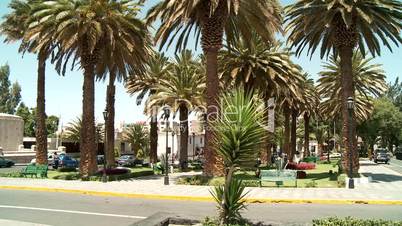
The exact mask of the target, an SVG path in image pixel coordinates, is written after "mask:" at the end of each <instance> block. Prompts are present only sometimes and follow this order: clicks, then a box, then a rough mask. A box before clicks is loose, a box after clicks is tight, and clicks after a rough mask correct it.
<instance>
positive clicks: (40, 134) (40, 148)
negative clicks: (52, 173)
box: [36, 52, 47, 165]
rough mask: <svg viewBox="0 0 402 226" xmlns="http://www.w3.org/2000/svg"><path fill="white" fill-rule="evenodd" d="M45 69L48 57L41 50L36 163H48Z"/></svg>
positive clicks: (37, 99)
mask: <svg viewBox="0 0 402 226" xmlns="http://www.w3.org/2000/svg"><path fill="white" fill-rule="evenodd" d="M45 70H46V57H45V55H44V54H43V53H42V52H40V53H39V55H38V84H37V98H36V145H37V150H36V163H38V164H46V165H47V131H46V112H45Z"/></svg>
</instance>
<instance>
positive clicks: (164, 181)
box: [162, 106, 170, 185]
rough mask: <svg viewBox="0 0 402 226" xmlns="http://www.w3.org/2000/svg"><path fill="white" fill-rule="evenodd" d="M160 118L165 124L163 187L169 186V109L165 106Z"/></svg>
mask: <svg viewBox="0 0 402 226" xmlns="http://www.w3.org/2000/svg"><path fill="white" fill-rule="evenodd" d="M162 117H163V118H164V119H165V122H166V127H165V130H166V153H165V177H164V180H163V184H164V185H169V169H168V168H169V161H168V153H169V146H168V142H169V117H170V108H169V107H168V106H165V107H164V108H163V115H162Z"/></svg>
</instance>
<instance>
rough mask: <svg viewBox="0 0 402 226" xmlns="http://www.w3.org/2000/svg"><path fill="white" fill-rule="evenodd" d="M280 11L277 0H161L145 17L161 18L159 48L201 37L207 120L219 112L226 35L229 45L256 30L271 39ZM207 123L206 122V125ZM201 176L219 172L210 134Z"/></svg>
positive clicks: (184, 43)
mask: <svg viewBox="0 0 402 226" xmlns="http://www.w3.org/2000/svg"><path fill="white" fill-rule="evenodd" d="M280 13H281V9H280V5H279V3H278V1H277V0H272V1H259V0H205V1H199V0H180V1H177V0H164V1H161V2H159V3H157V4H156V5H155V6H153V7H152V8H151V9H150V10H149V12H148V15H147V18H148V21H149V22H150V23H151V22H153V21H155V20H156V19H158V18H160V20H161V25H160V27H159V28H158V30H157V32H156V36H155V39H156V41H157V42H160V44H161V47H163V46H168V47H169V46H170V44H171V43H172V40H173V39H174V38H176V37H178V38H177V44H176V49H182V48H183V47H184V46H186V45H187V41H188V38H189V36H190V35H191V33H192V32H194V34H195V35H196V37H197V42H198V37H200V36H201V47H202V49H203V52H204V56H205V58H206V61H205V62H206V74H207V76H206V81H207V82H206V84H207V86H206V87H207V88H206V95H205V99H206V102H207V103H206V104H207V116H208V120H207V121H210V120H213V119H214V118H215V117H216V115H217V113H218V104H217V101H218V98H217V97H218V93H219V80H218V52H219V50H220V49H221V48H222V42H223V37H224V35H225V37H226V41H227V43H228V45H231V44H232V43H233V42H234V41H235V39H237V37H239V36H241V37H243V38H244V40H250V37H251V35H252V31H253V30H255V31H256V32H257V33H258V34H259V35H260V36H261V37H262V38H263V39H264V40H265V41H271V40H274V35H275V33H276V32H277V31H279V30H280V27H281V22H282V21H281V14H280ZM207 123H208V122H207ZM205 136H206V137H205V138H206V139H205V158H206V163H205V166H204V173H206V174H207V175H213V174H214V172H216V173H218V172H219V170H217V169H216V168H215V167H216V164H215V162H216V155H215V153H214V151H213V150H212V149H211V147H210V145H209V143H208V142H209V141H210V140H211V138H212V131H209V130H207V131H206V134H205Z"/></svg>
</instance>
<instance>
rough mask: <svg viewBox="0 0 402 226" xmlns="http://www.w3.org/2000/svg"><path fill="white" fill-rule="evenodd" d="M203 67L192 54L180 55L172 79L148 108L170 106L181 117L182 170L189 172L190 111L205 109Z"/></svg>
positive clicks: (158, 89)
mask: <svg viewBox="0 0 402 226" xmlns="http://www.w3.org/2000/svg"><path fill="white" fill-rule="evenodd" d="M203 72H204V71H203V67H202V66H201V63H200V62H198V61H196V60H195V59H194V57H193V54H192V53H191V51H190V50H183V51H182V52H181V53H180V54H176V56H175V61H174V63H173V65H172V71H171V73H172V74H173V75H174V76H169V77H165V78H163V79H161V80H160V81H159V84H158V85H157V86H156V94H155V95H153V96H152V97H151V98H150V100H149V103H148V105H150V106H155V105H156V106H162V105H169V106H171V107H172V110H173V111H174V112H177V111H179V116H180V152H179V160H180V168H181V169H185V168H187V161H188V159H187V158H188V153H187V152H188V151H187V150H188V149H187V146H188V135H189V131H188V115H189V111H192V110H197V109H198V108H202V107H203V106H204V99H203V97H204V92H205V74H204V73H203Z"/></svg>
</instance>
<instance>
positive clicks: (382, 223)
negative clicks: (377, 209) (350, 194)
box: [313, 217, 402, 226]
mask: <svg viewBox="0 0 402 226" xmlns="http://www.w3.org/2000/svg"><path fill="white" fill-rule="evenodd" d="M327 225H331V226H402V221H389V220H382V219H357V218H353V217H346V218H338V217H330V218H324V219H316V220H313V226H327Z"/></svg>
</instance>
